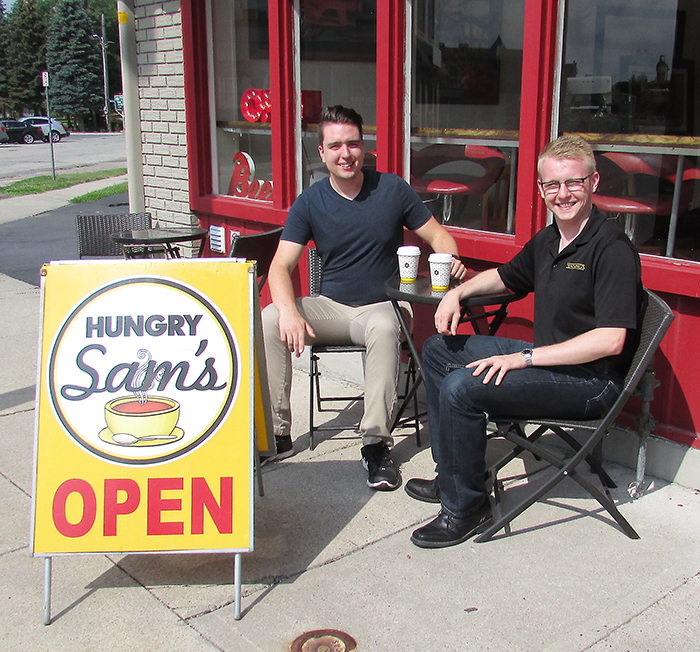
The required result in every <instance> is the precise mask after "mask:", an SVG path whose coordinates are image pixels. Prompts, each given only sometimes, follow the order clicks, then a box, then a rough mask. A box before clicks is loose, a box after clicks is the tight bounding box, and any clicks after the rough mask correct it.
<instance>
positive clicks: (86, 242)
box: [75, 213, 164, 258]
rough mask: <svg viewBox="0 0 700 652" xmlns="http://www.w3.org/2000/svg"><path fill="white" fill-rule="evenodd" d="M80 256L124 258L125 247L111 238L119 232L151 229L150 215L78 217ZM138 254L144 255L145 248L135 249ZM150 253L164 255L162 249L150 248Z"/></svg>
mask: <svg viewBox="0 0 700 652" xmlns="http://www.w3.org/2000/svg"><path fill="white" fill-rule="evenodd" d="M75 227H76V230H77V233H78V255H79V256H80V258H110V257H123V255H124V250H123V248H122V247H123V245H121V244H119V243H118V242H115V241H114V240H112V238H110V237H109V236H110V235H111V234H112V233H118V232H119V231H130V230H135V229H150V228H152V225H151V214H150V213H126V214H122V215H76V216H75ZM135 249H138V250H139V251H137V252H135V253H136V254H140V255H143V254H144V253H145V252H144V249H145V248H144V247H135ZM148 249H149V251H148V253H162V252H163V251H164V250H163V248H162V247H158V248H155V247H149V248H148ZM151 250H152V251H151Z"/></svg>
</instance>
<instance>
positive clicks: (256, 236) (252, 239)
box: [228, 226, 284, 292]
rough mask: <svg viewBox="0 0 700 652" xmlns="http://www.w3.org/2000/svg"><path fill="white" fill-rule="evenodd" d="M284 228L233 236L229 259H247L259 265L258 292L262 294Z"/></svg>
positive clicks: (257, 266)
mask: <svg viewBox="0 0 700 652" xmlns="http://www.w3.org/2000/svg"><path fill="white" fill-rule="evenodd" d="M283 228H284V227H281V226H280V227H279V228H277V229H273V230H272V231H265V232H264V233H253V234H251V235H241V234H240V233H234V235H233V240H232V241H231V247H230V248H229V250H228V255H229V258H245V259H246V260H254V261H255V262H256V263H257V265H256V268H257V274H258V292H262V289H263V287H264V286H265V282H266V281H267V275H268V273H269V271H270V263H271V262H272V259H273V258H274V256H275V252H276V251H277V245H278V244H279V241H280V236H281V235H282V230H283Z"/></svg>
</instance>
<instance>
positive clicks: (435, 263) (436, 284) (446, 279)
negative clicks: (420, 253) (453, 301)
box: [428, 254, 452, 292]
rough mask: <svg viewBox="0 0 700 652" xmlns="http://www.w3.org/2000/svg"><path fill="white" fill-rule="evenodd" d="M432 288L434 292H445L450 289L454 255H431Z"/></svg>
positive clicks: (429, 259)
mask: <svg viewBox="0 0 700 652" xmlns="http://www.w3.org/2000/svg"><path fill="white" fill-rule="evenodd" d="M428 263H430V286H431V287H432V288H433V290H436V291H438V292H444V291H445V290H447V289H448V288H449V287H450V269H452V254H430V256H428Z"/></svg>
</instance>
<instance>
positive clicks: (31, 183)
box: [0, 168, 126, 203]
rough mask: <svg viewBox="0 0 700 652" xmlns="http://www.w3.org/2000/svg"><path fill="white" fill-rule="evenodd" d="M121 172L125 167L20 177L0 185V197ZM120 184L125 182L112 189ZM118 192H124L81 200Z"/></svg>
mask: <svg viewBox="0 0 700 652" xmlns="http://www.w3.org/2000/svg"><path fill="white" fill-rule="evenodd" d="M122 174H126V168H116V169H114V170H96V171H93V172H73V173H70V174H61V175H57V176H56V179H53V178H52V177H51V175H50V174H45V175H42V176H38V177H31V178H30V179H22V180H21V181H15V182H14V183H10V184H8V185H6V186H0V198H4V197H20V196H22V195H35V194H37V193H40V192H46V191H47V190H59V189H61V188H69V187H70V186H75V185H77V184H79V183H85V182H86V181H96V180H97V179H108V178H110V177H118V176H121V175H122ZM122 185H124V186H126V183H124V184H117V185H115V186H112V189H114V188H117V187H121V186H122ZM105 190H107V189H105ZM100 192H101V191H100ZM119 192H124V190H111V191H110V192H108V193H107V194H103V195H100V196H96V197H92V198H91V199H84V200H83V201H92V200H93V199H99V198H100V197H107V196H109V195H113V194H116V193H119ZM88 194H92V193H88ZM76 199H77V198H76ZM74 203H75V200H74Z"/></svg>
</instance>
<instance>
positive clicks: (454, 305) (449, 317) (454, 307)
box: [435, 287, 461, 335]
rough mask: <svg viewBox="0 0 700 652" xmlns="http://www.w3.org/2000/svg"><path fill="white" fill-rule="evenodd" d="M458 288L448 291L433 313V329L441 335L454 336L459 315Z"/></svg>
mask: <svg viewBox="0 0 700 652" xmlns="http://www.w3.org/2000/svg"><path fill="white" fill-rule="evenodd" d="M459 301H460V292H459V287H456V288H453V289H452V290H450V291H449V292H448V293H447V294H446V295H445V296H444V297H443V298H442V301H440V305H438V307H437V310H436V311H435V329H436V330H437V332H438V333H442V334H443V335H456V334H457V326H459V317H460V314H461V311H460V306H459Z"/></svg>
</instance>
